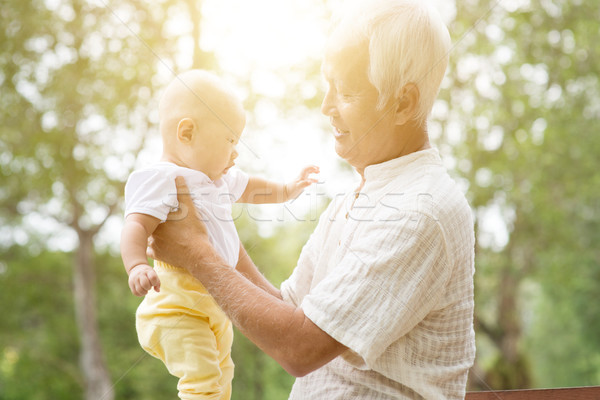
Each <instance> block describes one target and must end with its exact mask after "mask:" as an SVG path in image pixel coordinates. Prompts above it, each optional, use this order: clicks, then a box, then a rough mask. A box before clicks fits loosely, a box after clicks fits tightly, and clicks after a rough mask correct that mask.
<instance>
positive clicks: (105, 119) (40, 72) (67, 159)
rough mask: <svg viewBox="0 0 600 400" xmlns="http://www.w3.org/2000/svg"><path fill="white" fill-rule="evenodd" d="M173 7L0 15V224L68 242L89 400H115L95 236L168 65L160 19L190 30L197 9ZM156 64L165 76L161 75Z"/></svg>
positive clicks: (115, 201)
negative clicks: (103, 336)
mask: <svg viewBox="0 0 600 400" xmlns="http://www.w3.org/2000/svg"><path fill="white" fill-rule="evenodd" d="M190 4H191V3H190ZM180 9H181V6H180V5H178V4H177V3H176V2H174V1H162V2H155V3H153V6H152V7H148V6H147V4H146V3H143V2H139V1H137V0H129V1H124V2H108V1H100V2H99V3H93V2H88V1H84V0H64V1H58V2H48V1H41V0H28V1H24V2H23V1H13V0H9V1H6V2H3V5H2V9H1V10H0V26H1V27H2V28H1V29H0V41H1V42H2V48H1V49H0V71H1V73H0V81H1V82H2V87H3V89H2V96H1V97H0V104H1V107H0V120H2V126H0V132H1V136H0V175H1V176H2V180H3V185H2V188H1V189H0V204H1V205H2V208H1V210H2V211H1V214H0V218H2V220H3V222H8V224H9V226H10V225H12V224H16V223H18V224H20V226H21V227H27V226H28V227H29V228H32V230H37V229H42V228H44V227H45V226H48V225H51V224H54V225H55V226H58V227H59V228H62V230H61V231H60V232H61V234H62V235H65V236H64V239H65V240H68V238H69V235H68V234H69V233H74V234H75V236H76V245H75V247H76V250H75V253H74V255H73V262H72V263H73V273H72V274H73V293H74V305H75V315H76V321H77V327H78V331H79V339H80V344H81V348H80V357H79V359H80V365H81V371H82V373H83V376H84V387H85V394H86V398H87V399H94V400H97V399H112V398H113V397H114V393H113V385H112V382H111V379H110V377H109V372H108V369H107V367H106V363H105V360H104V357H103V351H102V346H101V341H100V337H99V334H98V326H97V310H96V296H95V293H96V290H95V288H96V265H95V263H94V239H95V237H96V236H97V234H98V232H99V231H100V229H101V228H102V227H103V226H104V224H105V222H106V221H107V220H108V218H109V217H111V216H112V215H114V214H115V213H116V212H117V211H118V210H119V206H120V203H121V193H122V189H123V182H124V180H125V179H126V177H127V173H128V171H130V170H131V169H132V168H133V166H134V163H135V160H136V154H137V153H138V151H139V150H140V149H141V148H142V146H143V143H144V137H145V136H146V135H147V132H148V131H149V125H150V123H151V122H154V121H155V119H156V118H155V117H154V119H153V115H155V114H153V112H152V110H153V108H150V107H149V106H150V105H151V104H152V100H153V98H152V95H153V88H155V87H158V86H160V85H161V84H162V83H164V81H165V80H170V79H172V74H171V72H172V71H174V70H176V69H177V66H176V65H177V64H176V63H175V62H174V60H173V59H174V56H175V53H176V51H175V49H176V47H174V46H173V45H172V44H171V42H175V43H176V42H177V40H176V39H177V37H176V34H171V36H170V37H169V40H166V38H165V35H166V34H167V32H165V30H167V29H168V26H165V21H166V19H165V16H168V15H179V16H181V15H187V18H188V19H189V18H190V16H191V15H194V21H193V22H194V23H196V24H197V23H199V19H198V18H199V16H198V13H197V12H194V13H187V12H185V11H186V10H184V11H183V12H182V11H180ZM179 34H181V35H187V34H188V32H185V31H183V32H179ZM192 34H194V35H195V36H194V37H193V39H194V40H193V43H194V49H197V48H199V45H198V41H199V37H198V36H197V32H196V31H193V32H192ZM194 53H195V54H196V56H195V59H194V61H196V62H201V61H202V60H203V58H202V57H201V55H200V53H199V52H197V51H195V52H194ZM205 59H206V61H207V65H208V64H209V63H210V58H209V57H206V58H205ZM196 66H197V67H200V66H203V67H206V66H205V65H196ZM159 67H162V68H163V69H167V70H168V72H166V73H164V74H163V76H162V77H161V75H157V71H158V70H159ZM4 225H6V224H4ZM20 232H21V233H23V232H25V230H21V231H20ZM56 232H57V231H53V233H54V234H56ZM4 233H5V235H6V236H9V237H10V236H11V235H12V233H11V230H10V229H9V231H8V233H7V232H6V231H5V232H4ZM26 240H27V237H25V238H24V239H22V240H21V241H26ZM55 241H57V240H56V239H55ZM64 246H66V247H69V245H68V244H63V247H64Z"/></svg>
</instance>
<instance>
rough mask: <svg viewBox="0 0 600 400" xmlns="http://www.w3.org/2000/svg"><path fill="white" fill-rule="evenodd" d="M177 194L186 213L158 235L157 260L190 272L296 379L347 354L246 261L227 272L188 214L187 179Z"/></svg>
mask: <svg viewBox="0 0 600 400" xmlns="http://www.w3.org/2000/svg"><path fill="white" fill-rule="evenodd" d="M177 191H178V199H179V204H180V206H181V205H183V207H180V210H182V211H180V212H179V214H177V215H176V216H175V220H173V221H168V222H167V223H165V224H161V225H160V226H159V227H158V228H157V230H156V231H155V232H154V234H153V236H152V246H151V250H150V254H151V255H152V256H153V257H154V258H159V259H161V260H163V261H165V262H168V263H170V264H173V265H177V266H180V267H185V268H187V269H188V270H189V271H190V272H191V273H192V275H194V276H195V277H196V278H197V279H198V280H200V281H201V282H202V284H203V285H204V286H205V287H206V289H207V290H208V291H209V293H210V294H211V295H212V296H213V297H214V299H215V300H216V301H217V303H218V304H219V306H220V307H221V308H222V309H223V311H225V313H226V314H227V315H228V316H229V317H230V319H231V320H232V321H233V323H234V324H235V325H236V327H237V328H238V329H239V330H240V331H241V332H242V333H243V334H244V335H245V336H246V337H248V338H249V339H250V340H251V341H252V342H254V343H255V344H256V345H257V346H258V347H259V348H261V349H262V350H263V351H264V352H265V353H267V354H268V355H269V356H271V357H272V358H273V359H275V360H276V361H277V362H278V363H279V364H280V365H281V366H282V367H283V368H284V369H285V370H286V371H288V372H289V373H290V374H292V375H294V376H304V375H306V374H308V373H310V372H312V371H314V370H315V369H317V368H320V367H321V366H323V365H325V364H326V363H328V362H329V361H331V360H332V359H334V358H335V357H337V356H338V355H340V354H341V353H342V352H344V351H345V350H346V347H345V346H344V345H342V344H341V343H339V342H337V341H336V340H335V339H333V338H332V337H331V336H329V335H328V334H327V333H326V332H324V331H323V330H321V329H320V328H319V327H318V326H317V325H315V324H314V323H313V322H312V321H311V320H310V319H308V318H307V317H306V316H305V315H304V312H303V311H302V309H301V308H299V307H295V306H293V305H291V304H288V303H285V302H284V301H283V300H281V297H280V294H279V291H278V290H277V289H275V288H274V287H273V286H272V285H271V284H270V283H268V281H267V280H266V279H265V278H264V277H262V275H261V277H259V276H258V275H260V272H258V270H256V267H255V266H254V265H253V264H251V262H249V261H248V260H247V259H246V258H245V257H241V260H242V262H241V264H240V263H239V264H238V267H237V269H234V268H231V267H230V266H228V265H227V264H226V263H225V261H224V260H223V259H222V258H221V257H220V256H219V254H218V253H217V252H216V251H215V249H214V248H213V247H212V245H211V244H210V242H209V240H208V236H207V234H206V228H205V227H204V225H203V224H202V222H201V221H200V220H199V219H198V218H197V217H196V216H195V213H194V212H187V215H184V214H183V213H185V212H186V211H187V210H194V208H193V204H192V202H191V198H190V196H189V192H188V190H187V187H186V186H185V182H184V181H183V179H180V178H178V179H177ZM186 194H188V195H186ZM244 253H245V251H244Z"/></svg>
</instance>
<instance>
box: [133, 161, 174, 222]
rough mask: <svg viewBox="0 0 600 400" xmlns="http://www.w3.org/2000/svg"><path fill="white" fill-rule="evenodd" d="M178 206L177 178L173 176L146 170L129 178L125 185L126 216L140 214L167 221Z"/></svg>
mask: <svg viewBox="0 0 600 400" xmlns="http://www.w3.org/2000/svg"><path fill="white" fill-rule="evenodd" d="M177 206H178V202H177V188H176V186H175V177H173V176H171V174H168V173H166V172H161V171H158V170H153V169H144V170H139V171H134V172H133V173H132V174H131V175H130V176H129V179H128V180H127V183H126V184H125V216H127V215H129V214H132V213H140V214H147V215H151V216H153V217H155V218H158V219H159V220H161V221H166V219H167V215H168V214H169V212H171V211H172V210H174V209H175V208H177Z"/></svg>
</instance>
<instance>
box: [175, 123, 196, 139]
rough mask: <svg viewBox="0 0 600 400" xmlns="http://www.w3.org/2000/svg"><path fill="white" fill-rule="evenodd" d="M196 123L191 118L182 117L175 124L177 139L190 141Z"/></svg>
mask: <svg viewBox="0 0 600 400" xmlns="http://www.w3.org/2000/svg"><path fill="white" fill-rule="evenodd" d="M195 127H196V124H195V123H194V120H193V119H191V118H183V119H182V120H181V121H179V123H178V124H177V140H179V141H180V142H181V143H190V142H191V141H192V138H193V136H194V128H195Z"/></svg>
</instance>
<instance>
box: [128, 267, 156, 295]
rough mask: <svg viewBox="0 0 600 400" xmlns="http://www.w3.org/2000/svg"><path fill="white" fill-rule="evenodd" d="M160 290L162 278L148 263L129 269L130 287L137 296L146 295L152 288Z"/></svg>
mask: <svg viewBox="0 0 600 400" xmlns="http://www.w3.org/2000/svg"><path fill="white" fill-rule="evenodd" d="M152 287H154V290H156V291H157V292H160V279H158V275H157V274H156V271H154V268H152V267H151V266H149V265H148V264H139V265H136V266H135V267H133V268H132V269H131V271H129V288H130V289H131V293H133V294H135V295H136V296H139V297H141V296H145V295H146V294H147V293H148V291H149V290H150V289H152Z"/></svg>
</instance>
